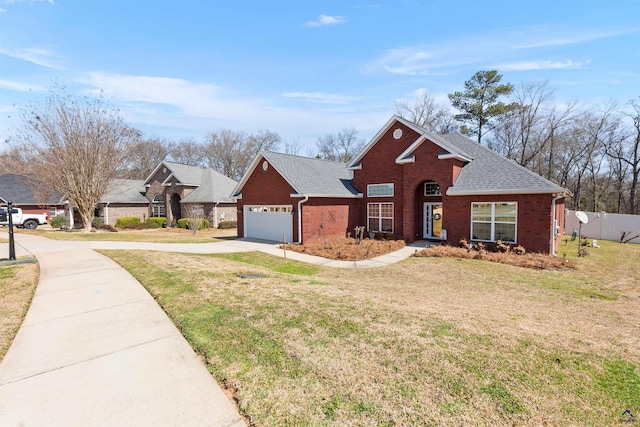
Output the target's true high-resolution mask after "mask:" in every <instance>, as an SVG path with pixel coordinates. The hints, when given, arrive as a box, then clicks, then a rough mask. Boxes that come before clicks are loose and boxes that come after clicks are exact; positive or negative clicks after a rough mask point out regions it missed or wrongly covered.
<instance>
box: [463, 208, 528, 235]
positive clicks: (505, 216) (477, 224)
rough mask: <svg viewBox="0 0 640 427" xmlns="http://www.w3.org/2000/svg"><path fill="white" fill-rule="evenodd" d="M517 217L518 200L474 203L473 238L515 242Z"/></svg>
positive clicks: (472, 209)
mask: <svg viewBox="0 0 640 427" xmlns="http://www.w3.org/2000/svg"><path fill="white" fill-rule="evenodd" d="M517 218H518V204H517V203H516V202H493V203H472V204H471V239H472V240H480V241H484V242H495V241H498V240H501V241H503V242H508V243H515V242H516V229H517V227H516V225H517Z"/></svg>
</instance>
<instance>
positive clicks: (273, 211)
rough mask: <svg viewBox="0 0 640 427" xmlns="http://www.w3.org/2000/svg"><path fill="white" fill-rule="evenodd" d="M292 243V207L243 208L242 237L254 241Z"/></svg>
mask: <svg viewBox="0 0 640 427" xmlns="http://www.w3.org/2000/svg"><path fill="white" fill-rule="evenodd" d="M283 235H285V236H286V239H287V242H292V241H293V206H291V205H289V206H270V205H267V206H245V207H244V236H245V237H253V238H255V239H264V240H275V241H279V242H281V241H282V236H283Z"/></svg>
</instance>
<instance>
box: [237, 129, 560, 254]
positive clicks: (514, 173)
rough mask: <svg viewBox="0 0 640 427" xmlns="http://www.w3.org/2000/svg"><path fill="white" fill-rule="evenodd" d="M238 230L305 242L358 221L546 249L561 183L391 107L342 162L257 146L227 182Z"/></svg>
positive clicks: (553, 240)
mask: <svg viewBox="0 0 640 427" xmlns="http://www.w3.org/2000/svg"><path fill="white" fill-rule="evenodd" d="M233 195H234V197H235V198H236V199H237V201H238V211H239V212H242V215H241V216H240V217H239V218H238V235H239V236H241V237H256V238H264V239H269V240H282V237H283V235H285V236H286V238H287V240H288V241H296V242H299V243H307V242H312V241H317V240H323V239H328V238H333V237H338V236H344V235H345V234H346V233H350V232H351V233H353V228H354V227H355V226H365V227H366V230H367V231H368V232H370V233H385V234H387V235H390V236H391V235H392V236H394V237H395V238H398V239H404V240H406V241H407V242H412V241H415V240H419V239H434V240H442V241H446V242H449V243H452V244H457V243H458V242H459V241H460V239H463V238H464V239H469V240H471V241H475V242H487V243H491V242H495V241H497V240H502V241H503V242H506V243H512V244H516V245H522V246H524V247H525V248H526V249H527V250H528V251H533V252H544V253H555V247H556V245H557V243H558V242H559V240H560V237H561V235H562V234H563V233H564V199H565V197H569V196H570V193H569V192H568V190H566V189H564V188H562V187H560V186H558V185H556V184H554V183H552V182H551V181H548V180H546V179H544V178H542V177H541V176H539V175H537V174H535V173H533V172H531V171H529V170H528V169H526V168H524V167H522V166H520V165H518V164H517V163H515V162H513V161H511V160H508V159H506V158H505V157H502V156H500V155H499V154H497V153H495V152H493V151H491V150H490V149H488V148H486V147H484V146H482V145H479V144H478V143H476V142H475V141H472V140H471V139H469V138H466V137H464V136H462V135H460V134H450V135H436V134H434V133H431V132H428V131H426V130H425V129H423V128H421V127H420V126H418V125H416V124H414V123H411V122H409V121H407V120H405V119H402V118H400V117H398V116H394V117H392V118H391V119H390V120H389V121H388V122H387V123H386V124H385V126H384V127H383V128H382V129H381V130H380V131H379V132H378V133H377V134H376V135H375V136H374V138H373V139H372V140H371V142H370V143H369V144H368V145H367V146H366V147H365V148H364V149H363V151H362V152H361V153H360V154H358V156H357V157H356V158H355V159H353V161H352V162H351V163H350V164H349V165H343V164H339V163H334V162H327V161H323V160H318V159H309V158H304V157H298V156H290V155H284V154H278V153H271V152H261V153H260V154H259V155H258V156H257V157H256V158H255V159H254V161H253V163H252V164H251V167H250V168H249V170H248V171H247V173H246V174H245V175H244V176H243V178H242V180H241V181H240V182H239V183H238V185H237V187H236V188H235V189H234V192H233Z"/></svg>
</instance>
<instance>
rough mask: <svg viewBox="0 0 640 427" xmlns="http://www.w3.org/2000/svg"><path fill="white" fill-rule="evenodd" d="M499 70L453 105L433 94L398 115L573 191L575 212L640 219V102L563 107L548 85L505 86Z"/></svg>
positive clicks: (473, 82) (484, 74)
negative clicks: (456, 135)
mask: <svg viewBox="0 0 640 427" xmlns="http://www.w3.org/2000/svg"><path fill="white" fill-rule="evenodd" d="M501 80H502V76H501V75H500V74H498V72H497V71H496V70H489V71H479V72H477V73H476V74H475V75H474V76H473V77H471V78H470V79H469V80H467V81H466V82H465V84H464V88H465V90H464V91H461V92H454V93H452V94H449V100H450V102H451V107H453V108H455V109H456V110H458V111H459V113H458V114H456V113H455V112H452V108H450V106H448V105H445V104H441V103H437V102H436V101H435V100H434V98H433V97H432V96H430V95H429V94H428V93H427V92H422V93H420V94H419V95H418V96H416V97H415V98H414V99H411V100H405V101H401V102H398V103H396V106H395V112H396V114H398V115H400V116H402V117H404V118H406V119H408V120H411V121H413V122H415V123H417V124H418V125H420V126H423V127H424V128H425V129H427V130H429V131H432V132H436V133H449V132H461V133H463V134H465V135H467V136H469V137H475V139H476V141H477V142H478V143H479V144H484V145H486V146H487V147H489V148H491V149H493V150H495V151H497V152H498V153H500V154H502V155H503V156H505V157H507V158H509V159H512V160H513V161H515V162H517V163H518V164H520V165H522V166H524V167H526V168H528V169H530V170H531V171H533V172H535V173H537V174H539V175H541V176H543V177H545V178H547V179H549V180H551V181H553V182H555V183H557V184H559V185H561V186H563V187H565V188H567V189H569V190H570V191H571V192H572V193H573V198H572V199H571V200H569V201H568V206H569V207H570V208H573V209H579V210H589V211H594V212H600V211H606V212H610V213H625V214H638V213H640V206H639V205H640V201H639V200H638V194H637V193H638V180H639V177H640V102H639V100H638V99H634V100H631V101H629V102H628V103H626V104H625V105H622V106H620V105H617V104H616V103H615V102H613V101H610V102H609V103H607V104H605V105H601V106H584V105H580V104H579V103H578V102H572V103H568V104H558V103H556V102H555V101H554V91H553V88H552V87H551V86H550V85H549V83H548V82H546V81H544V82H536V83H526V82H525V83H522V84H520V85H518V86H514V85H512V84H510V83H502V82H501Z"/></svg>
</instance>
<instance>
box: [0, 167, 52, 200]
mask: <svg viewBox="0 0 640 427" xmlns="http://www.w3.org/2000/svg"><path fill="white" fill-rule="evenodd" d="M39 190H42V191H43V192H42V194H40V193H39ZM63 199H64V197H63V196H62V195H61V194H60V193H57V192H55V193H54V194H45V193H44V189H43V187H42V186H39V185H38V183H37V182H36V181H34V180H32V179H31V178H29V177H28V176H25V175H17V174H13V173H8V174H4V175H0V200H1V201H2V202H3V203H8V202H12V203H14V204H15V205H59V204H62V203H63Z"/></svg>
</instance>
